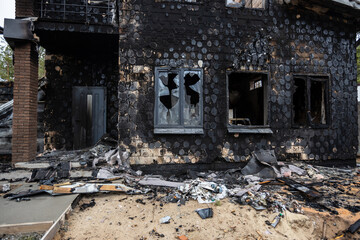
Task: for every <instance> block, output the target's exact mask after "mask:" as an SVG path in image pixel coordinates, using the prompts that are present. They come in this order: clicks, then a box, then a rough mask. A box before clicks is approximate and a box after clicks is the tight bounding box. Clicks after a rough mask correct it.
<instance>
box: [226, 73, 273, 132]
mask: <svg viewBox="0 0 360 240" xmlns="http://www.w3.org/2000/svg"><path fill="white" fill-rule="evenodd" d="M232 73H254V74H264V75H266V82H265V84H264V83H263V88H264V114H266V116H264V125H241V126H239V125H231V124H230V123H229V98H230V94H229V75H230V74H232ZM269 82H270V73H269V71H246V70H245V71H231V70H228V71H226V108H227V109H226V125H227V129H228V132H229V133H245V134H248V133H251V134H253V133H254V134H272V133H273V131H272V130H271V128H270V125H269V120H270V108H269V92H270V84H269ZM264 85H265V86H264ZM265 108H266V109H265Z"/></svg>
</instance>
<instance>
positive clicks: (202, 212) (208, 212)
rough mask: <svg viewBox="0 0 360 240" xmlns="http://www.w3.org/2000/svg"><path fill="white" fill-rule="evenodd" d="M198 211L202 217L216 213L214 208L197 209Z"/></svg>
mask: <svg viewBox="0 0 360 240" xmlns="http://www.w3.org/2000/svg"><path fill="white" fill-rule="evenodd" d="M196 212H197V214H198V215H199V216H200V217H201V218H202V219H206V218H212V217H213V215H214V213H213V210H212V208H203V209H197V210H196Z"/></svg>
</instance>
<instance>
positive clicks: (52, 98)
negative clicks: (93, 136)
mask: <svg viewBox="0 0 360 240" xmlns="http://www.w3.org/2000/svg"><path fill="white" fill-rule="evenodd" d="M59 50H60V49H59ZM59 52H61V51H59ZM117 63H118V59H117V54H106V52H105V53H104V54H103V55H101V54H92V53H91V49H89V51H88V54H85V53H82V54H73V55H70V54H52V53H51V52H48V53H47V56H46V62H45V65H46V76H47V78H48V79H49V81H48V84H47V85H46V86H45V88H44V91H45V93H46V100H45V101H46V105H45V110H44V122H45V124H44V128H45V149H54V148H56V149H72V148H73V131H72V123H71V122H72V87H73V86H103V87H106V91H107V113H106V118H107V119H106V129H107V132H108V133H110V134H111V135H112V136H114V137H117V125H116V124H117V118H118V114H117V112H118V102H117V88H118V86H117V82H118V78H119V76H118V72H119V70H118V64H117Z"/></svg>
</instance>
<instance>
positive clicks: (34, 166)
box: [15, 162, 50, 169]
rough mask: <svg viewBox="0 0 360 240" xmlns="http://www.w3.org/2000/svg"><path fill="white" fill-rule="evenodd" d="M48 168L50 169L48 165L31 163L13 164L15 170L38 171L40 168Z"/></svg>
mask: <svg viewBox="0 0 360 240" xmlns="http://www.w3.org/2000/svg"><path fill="white" fill-rule="evenodd" d="M48 167H50V163H32V162H18V163H15V168H24V169H40V168H48Z"/></svg>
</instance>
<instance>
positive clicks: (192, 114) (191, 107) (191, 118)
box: [184, 71, 201, 126]
mask: <svg viewBox="0 0 360 240" xmlns="http://www.w3.org/2000/svg"><path fill="white" fill-rule="evenodd" d="M200 79H201V73H200V71H185V72H184V86H185V93H184V95H185V102H184V125H188V126H197V125H200V124H201V117H200V116H201V115H200V107H201V106H200V104H199V103H200V93H201V81H200Z"/></svg>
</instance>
